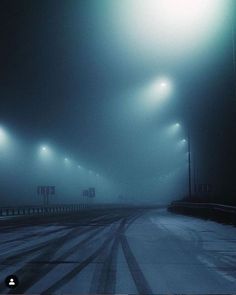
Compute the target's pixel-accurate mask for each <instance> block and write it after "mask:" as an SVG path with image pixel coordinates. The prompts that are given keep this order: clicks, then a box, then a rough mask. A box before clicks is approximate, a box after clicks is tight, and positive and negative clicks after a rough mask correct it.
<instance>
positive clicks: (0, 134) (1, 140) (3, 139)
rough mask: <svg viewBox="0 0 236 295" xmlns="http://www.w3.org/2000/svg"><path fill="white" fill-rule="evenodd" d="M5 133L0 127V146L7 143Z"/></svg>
mask: <svg viewBox="0 0 236 295" xmlns="http://www.w3.org/2000/svg"><path fill="white" fill-rule="evenodd" d="M7 137H8V136H7V133H6V131H5V129H4V128H3V127H0V146H2V145H5V144H6V143H7Z"/></svg>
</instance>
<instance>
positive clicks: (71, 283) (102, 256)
mask: <svg viewBox="0 0 236 295" xmlns="http://www.w3.org/2000/svg"><path fill="white" fill-rule="evenodd" d="M43 218H44V220H43V222H41V221H40V220H39V219H35V220H33V219H32V218H31V220H30V221H29V220H24V219H22V220H21V221H12V222H11V223H9V224H7V222H5V223H4V222H3V223H0V226H1V233H0V241H1V242H0V276H1V284H0V293H1V294H3V293H15V294H19V293H26V294H36V293H41V294H43V293H45V294H49V293H50V294H68V293H70V294H73V293H77V294H79V293H81V294H96V293H99V294H106V293H109V294H111V293H119V294H124V293H126V294H127V293H132V294H135V293H136V294H137V293H138V294H160V293H162V294H163V293H164V294H166V293H185V294H186V293H187V294H226V293H229V294H232V293H236V228H235V227H232V226H230V225H222V224H217V223H215V222H212V221H205V220H201V219H196V218H192V217H187V216H181V215H175V214H171V213H169V212H167V211H166V210H164V209H159V210H137V209H135V210H131V209H130V210H127V209H126V210H120V209H119V210H109V211H97V212H93V213H92V214H89V213H88V212H87V213H86V214H84V215H81V216H79V217H76V216H72V217H53V218H49V217H47V218H46V217H43ZM45 218H46V219H45ZM9 274H16V275H17V277H18V278H19V281H20V284H19V286H18V288H17V289H15V290H13V291H12V290H11V291H9V290H8V289H7V288H6V286H5V285H4V282H3V281H4V279H5V277H6V276H8V275H9Z"/></svg>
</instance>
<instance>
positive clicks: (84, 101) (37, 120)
mask: <svg viewBox="0 0 236 295" xmlns="http://www.w3.org/2000/svg"><path fill="white" fill-rule="evenodd" d="M128 1H129V0H128ZM128 1H126V2H128ZM114 2H115V1H114ZM114 2H113V1H108V0H101V1H100V0H99V1H91V0H88V1H83V0H81V1H79V0H75V1H72V0H69V1H67V0H64V1H63V0H40V1H30V0H20V1H19V0H11V1H9V0H1V2H0V22H1V29H0V32H1V33H0V40H1V42H0V97H1V100H0V101H1V107H0V118H1V120H0V123H1V124H3V125H4V126H7V128H8V129H10V130H12V131H13V132H14V133H16V134H17V136H18V137H20V138H22V139H23V138H24V139H25V140H26V141H27V142H29V143H32V144H34V143H37V142H42V141H46V142H50V143H52V144H54V145H56V146H58V147H60V149H61V150H63V151H65V152H66V153H69V155H71V156H72V157H73V158H75V159H76V160H77V161H78V162H79V163H81V164H82V165H83V166H86V167H88V168H91V169H93V170H94V171H98V172H99V173H101V174H102V175H104V176H106V177H109V178H110V179H112V180H113V181H114V182H116V183H118V184H120V185H121V186H122V187H123V191H122V193H124V194H126V193H127V194H130V195H132V196H134V195H135V194H136V193H137V191H139V192H140V191H142V194H140V196H141V195H143V196H145V193H146V194H147V195H149V194H154V195H155V194H156V195H158V194H164V192H165V189H167V190H168V189H169V187H170V186H173V187H174V186H176V183H175V182H171V181H170V182H169V183H166V184H165V186H166V188H164V187H163V186H162V187H161V188H160V186H159V184H158V179H159V178H161V177H165V175H167V174H168V173H171V172H172V170H173V171H175V168H176V167H177V168H178V167H179V166H178V163H177V160H178V159H176V158H177V157H178V156H176V154H174V153H172V149H171V147H170V146H168V147H166V146H165V142H164V139H163V138H162V134H163V133H162V130H164V129H163V128H165V126H168V124H172V123H175V122H180V124H181V126H183V128H182V133H183V136H182V137H185V138H187V134H188V132H189V134H190V139H191V147H192V160H193V161H194V171H195V177H196V182H197V183H209V184H211V185H212V188H213V194H214V195H215V196H218V195H220V196H221V197H222V198H226V199H227V198H228V199H230V198H231V199H232V200H233V196H235V193H236V189H235V165H236V161H235V151H236V140H235V127H236V124H235V118H236V114H235V113H236V112H235V109H236V98H235V96H234V83H235V80H234V79H235V77H234V68H233V49H232V35H231V23H230V17H228V18H227V17H226V18H224V19H223V18H222V27H221V28H220V29H219V28H218V27H217V26H215V27H214V24H213V25H212V26H213V28H215V29H213V32H214V36H213V37H211V36H208V37H206V38H205V40H204V42H202V43H203V44H202V45H201V44H200V41H199V40H198V39H197V38H196V40H195V41H194V42H195V43H194V42H193V41H190V40H188V39H187V38H186V48H185V51H184V53H183V54H181V53H180V52H179V51H178V49H176V48H175V45H174V41H173V43H171V42H170V43H168V42H169V41H170V40H167V41H166V42H165V44H167V45H168V46H169V47H168V50H167V51H166V53H165V52H164V51H163V50H161V49H160V48H161V42H162V41H163V40H161V39H160V40H159V39H158V40H157V42H154V43H155V44H153V48H152V50H151V49H147V48H146V47H145V46H144V47H142V41H140V40H139V39H140V38H141V37H140V38H138V39H137V38H135V37H134V36H132V32H128V31H129V28H128V27H127V30H125V31H127V32H124V30H122V29H121V28H120V23H121V22H122V19H119V12H118V11H116V9H118V6H119V5H118V4H117V2H116V5H117V7H116V5H115V4H114V7H113V4H112V3H114ZM121 2H122V3H123V5H124V7H125V4H126V2H125V1H121ZM121 2H120V3H121ZM221 2H222V1H221ZM222 3H225V5H226V6H227V5H228V6H229V1H225V2H224V1H223V2H222ZM120 5H122V4H120ZM126 8H127V9H128V6H127V7H126ZM233 8H234V7H231V12H230V13H232V15H234V14H233V12H232V11H233V10H232V9H233ZM114 11H115V13H114ZM116 13H117V14H116ZM129 13H130V15H131V16H132V11H130V12H128V13H127V14H128V15H129ZM131 16H130V22H132V17H131ZM216 22H217V20H216ZM233 26H235V18H234V19H233ZM137 31H138V28H137ZM126 33H127V34H126ZM192 33H193V35H194V32H192ZM234 37H235V33H234ZM173 38H175V36H173ZM206 40H207V42H206ZM143 42H145V40H144V41H143ZM198 45H199V46H198ZM163 52H164V53H163ZM163 74H164V75H165V76H168V77H170V79H171V81H172V83H173V84H174V89H173V93H172V94H171V98H170V102H168V105H167V106H166V108H165V107H163V109H161V110H160V112H159V111H158V110H157V111H156V112H155V111H153V110H152V111H150V112H149V113H148V110H146V109H145V107H144V108H143V109H142V107H138V103H137V101H136V95H137V93H139V89H141V88H142V87H145V85H146V84H148V82H149V81H151V80H153V79H154V78H155V77H158V76H159V75H163ZM140 108H141V111H140ZM171 161H172V162H173V165H172V164H171V163H170V162H171ZM155 177H156V178H155ZM181 179H182V180H181V181H182V185H183V186H184V183H185V182H186V185H187V175H185V177H183V178H181ZM149 180H150V181H151V182H150V184H149ZM177 182H178V181H177ZM124 187H125V188H124ZM137 187H138V189H137ZM177 187H178V185H177ZM182 192H183V190H180V191H179V192H178V193H177V195H173V199H174V198H177V197H180V196H183V195H181V194H182Z"/></svg>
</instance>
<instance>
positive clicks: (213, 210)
mask: <svg viewBox="0 0 236 295" xmlns="http://www.w3.org/2000/svg"><path fill="white" fill-rule="evenodd" d="M168 211H170V212H174V213H180V214H185V215H191V216H197V217H201V218H204V219H211V220H215V221H219V222H223V223H230V224H234V225H236V207H235V206H228V205H221V204H215V203H191V202H180V201H176V202H172V203H171V204H170V205H169V206H168Z"/></svg>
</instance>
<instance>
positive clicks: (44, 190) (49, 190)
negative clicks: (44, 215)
mask: <svg viewBox="0 0 236 295" xmlns="http://www.w3.org/2000/svg"><path fill="white" fill-rule="evenodd" d="M37 194H38V195H40V196H42V197H43V204H44V205H45V206H47V205H48V204H49V196H54V195H55V194H56V187H55V186H51V185H38V186H37Z"/></svg>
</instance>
